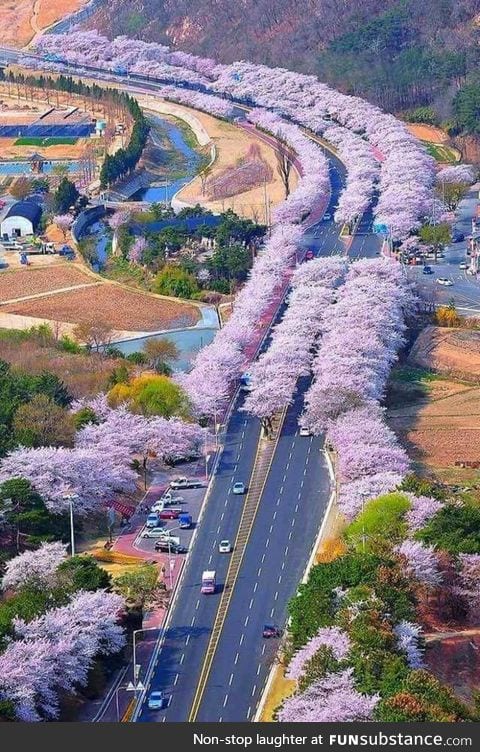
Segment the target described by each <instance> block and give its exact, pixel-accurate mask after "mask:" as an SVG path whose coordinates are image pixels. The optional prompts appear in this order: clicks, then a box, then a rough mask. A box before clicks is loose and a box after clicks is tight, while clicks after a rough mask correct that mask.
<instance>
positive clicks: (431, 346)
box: [409, 326, 480, 383]
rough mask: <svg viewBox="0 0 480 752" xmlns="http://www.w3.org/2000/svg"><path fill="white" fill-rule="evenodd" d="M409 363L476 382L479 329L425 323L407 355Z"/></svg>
mask: <svg viewBox="0 0 480 752" xmlns="http://www.w3.org/2000/svg"><path fill="white" fill-rule="evenodd" d="M409 362H410V364H411V365H412V366H420V367H422V368H430V369H433V370H434V371H436V372H437V373H441V374H446V375H451V376H455V377H456V378H460V379H462V380H465V381H475V382H477V383H478V382H480V331H474V330H473V331H472V330H468V329H445V328H441V327H433V326H429V327H426V328H425V329H424V330H423V331H422V332H421V334H420V336H419V337H418V338H417V341H416V342H415V344H414V346H413V347H412V350H411V352H410V355H409Z"/></svg>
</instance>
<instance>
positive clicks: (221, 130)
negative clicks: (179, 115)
mask: <svg viewBox="0 0 480 752" xmlns="http://www.w3.org/2000/svg"><path fill="white" fill-rule="evenodd" d="M195 117H196V118H197V119H198V120H199V121H200V122H201V123H202V125H203V126H204V128H205V130H206V131H207V133H208V134H209V135H210V137H211V139H212V141H213V143H214V144H215V148H216V152H217V155H216V159H215V162H214V166H213V170H212V172H211V174H210V178H211V179H212V180H214V179H215V176H216V175H218V174H219V173H221V172H222V171H223V170H225V169H226V168H228V167H232V166H235V164H236V162H237V160H239V159H241V158H243V157H245V155H246V153H247V151H248V148H249V146H250V144H252V143H257V144H258V146H259V148H260V151H261V153H262V156H263V158H264V160H265V161H266V162H268V164H269V165H270V166H271V167H272V170H273V178H272V180H271V181H270V182H269V183H267V197H268V199H269V200H270V205H271V208H273V207H274V206H276V205H277V204H279V203H280V202H281V201H283V200H284V198H285V194H284V188H283V184H282V181H281V180H280V177H279V176H278V173H277V161H276V157H275V152H274V151H273V149H272V148H271V147H270V146H268V144H265V143H264V142H263V141H261V140H260V139H259V138H256V137H255V136H253V135H252V134H251V133H246V132H245V131H243V130H242V129H241V128H238V127H237V126H235V125H231V124H230V123H226V122H224V121H223V120H218V119H217V118H214V117H211V116H210V115H206V114H205V113H203V112H197V111H195ZM297 180H298V178H297V175H296V173H292V179H291V190H293V189H294V188H295V186H296V185H297ZM178 198H179V199H180V200H181V201H187V202H188V203H192V204H197V203H198V204H201V205H202V206H205V207H206V208H207V209H211V210H212V211H214V212H218V211H226V210H227V209H233V210H234V211H235V212H236V213H237V214H239V215H240V216H242V217H249V218H250V219H252V218H256V219H257V220H258V221H260V222H264V221H265V208H264V207H265V200H264V189H263V186H259V187H257V188H253V189H252V190H250V191H246V192H245V193H241V194H239V195H237V196H232V197H230V198H226V199H224V200H223V201H209V200H208V197H207V196H203V195H202V183H201V179H200V178H199V177H197V178H195V180H194V181H193V182H191V183H189V184H188V185H186V186H185V187H184V188H183V190H182V191H180V193H179V194H178Z"/></svg>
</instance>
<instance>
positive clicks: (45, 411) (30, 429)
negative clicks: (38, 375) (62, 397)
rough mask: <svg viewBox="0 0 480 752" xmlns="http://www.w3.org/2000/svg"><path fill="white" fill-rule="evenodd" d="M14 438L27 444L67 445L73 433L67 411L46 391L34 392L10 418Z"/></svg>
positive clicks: (71, 440)
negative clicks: (43, 392) (41, 392)
mask: <svg viewBox="0 0 480 752" xmlns="http://www.w3.org/2000/svg"><path fill="white" fill-rule="evenodd" d="M13 429H14V432H15V439H16V440H17V441H18V443H20V444H23V445H24V446H29V447H40V446H71V445H72V444H73V436H74V432H75V426H74V421H73V418H72V415H71V413H69V412H68V410H67V409H66V408H64V407H60V405H57V404H56V402H54V401H53V400H52V399H51V398H50V397H47V395H46V394H35V395H34V396H33V397H32V399H31V400H30V401H29V402H26V403H24V404H23V405H20V407H19V408H17V410H16V412H15V416H14V418H13Z"/></svg>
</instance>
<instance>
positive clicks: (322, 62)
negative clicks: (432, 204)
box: [89, 0, 480, 118]
mask: <svg viewBox="0 0 480 752" xmlns="http://www.w3.org/2000/svg"><path fill="white" fill-rule="evenodd" d="M89 27H90V28H98V29H99V30H100V31H101V32H104V33H107V35H109V36H117V35H118V34H128V35H130V36H137V37H141V38H143V39H146V40H155V41H159V42H164V43H168V44H170V45H173V46H178V47H181V48H182V49H184V50H188V51H190V52H194V53H199V54H203V55H211V56H214V57H216V58H217V59H219V60H221V61H223V62H232V61H234V60H240V59H250V60H252V61H255V62H264V63H267V64H269V65H281V66H285V67H288V68H291V69H294V70H299V71H305V72H311V73H316V74H317V75H318V76H319V77H320V78H321V79H323V80H325V81H328V82H330V83H331V84H333V85H335V86H336V87H338V88H340V89H342V90H343V91H346V92H348V93H354V94H359V95H362V96H365V97H367V98H368V99H369V100H371V101H374V102H376V103H378V104H380V105H381V106H382V107H384V108H386V109H390V110H402V109H406V108H412V107H417V106H419V105H423V104H430V103H435V105H436V107H437V111H438V113H439V115H440V117H441V118H445V117H446V116H447V115H449V114H450V102H451V100H452V96H453V94H454V93H455V91H456V89H457V88H458V87H459V86H460V85H461V84H462V83H463V82H464V80H465V77H466V76H467V75H468V74H470V73H472V72H473V71H475V70H476V68H477V67H478V63H479V62H480V47H479V45H478V42H479V37H480V0H423V1H422V2H421V3H420V2H418V0H297V2H296V3H292V2H291V0H222V2H218V0H163V2H162V0H160V2H159V0H131V2H129V3H125V2H124V0H110V2H109V3H108V4H106V5H105V7H104V9H103V10H102V11H99V12H98V13H97V14H96V16H94V17H93V19H91V20H90V22H89Z"/></svg>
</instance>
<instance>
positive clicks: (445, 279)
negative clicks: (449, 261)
mask: <svg viewBox="0 0 480 752" xmlns="http://www.w3.org/2000/svg"><path fill="white" fill-rule="evenodd" d="M436 282H437V285H443V286H444V287H452V285H453V282H452V280H451V279H448V277H437V280H436Z"/></svg>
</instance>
